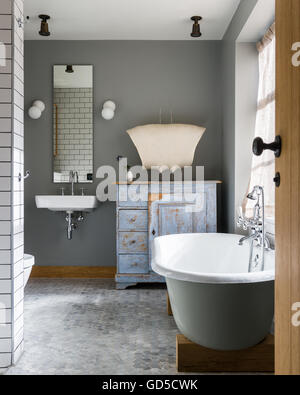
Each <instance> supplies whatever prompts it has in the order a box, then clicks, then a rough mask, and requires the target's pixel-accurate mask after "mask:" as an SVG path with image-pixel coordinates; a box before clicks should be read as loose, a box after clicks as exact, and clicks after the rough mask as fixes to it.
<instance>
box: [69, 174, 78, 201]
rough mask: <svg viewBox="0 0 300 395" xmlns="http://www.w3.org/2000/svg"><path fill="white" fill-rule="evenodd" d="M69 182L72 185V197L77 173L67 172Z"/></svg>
mask: <svg viewBox="0 0 300 395" xmlns="http://www.w3.org/2000/svg"><path fill="white" fill-rule="evenodd" d="M69 181H70V183H71V184H72V192H71V194H72V196H74V183H78V173H77V171H74V170H70V172H69Z"/></svg>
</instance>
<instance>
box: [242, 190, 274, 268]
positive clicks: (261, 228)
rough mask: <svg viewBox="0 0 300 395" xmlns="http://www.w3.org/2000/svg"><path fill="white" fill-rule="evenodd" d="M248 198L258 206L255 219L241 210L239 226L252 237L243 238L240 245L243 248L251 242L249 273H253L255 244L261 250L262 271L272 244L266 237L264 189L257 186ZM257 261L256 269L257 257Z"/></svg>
mask: <svg viewBox="0 0 300 395" xmlns="http://www.w3.org/2000/svg"><path fill="white" fill-rule="evenodd" d="M247 198H248V199H250V200H256V204H255V206H254V208H253V217H251V218H246V217H245V216H244V214H243V212H242V209H241V208H240V214H239V218H238V221H237V226H238V227H242V228H243V229H244V230H249V231H250V235H249V236H245V237H243V238H241V239H240V241H239V245H240V246H242V245H243V244H244V242H245V241H246V240H249V241H251V247H250V248H251V250H250V262H249V271H251V267H253V262H252V259H253V247H254V245H253V244H254V242H256V245H257V247H260V248H261V254H260V260H261V270H264V251H265V250H268V249H270V242H269V240H268V238H267V237H266V235H265V201H264V189H263V187H261V186H255V187H254V188H253V191H252V192H251V193H249V195H248V196H247ZM255 259H256V261H255V268H256V267H257V266H258V262H257V255H256V258H255Z"/></svg>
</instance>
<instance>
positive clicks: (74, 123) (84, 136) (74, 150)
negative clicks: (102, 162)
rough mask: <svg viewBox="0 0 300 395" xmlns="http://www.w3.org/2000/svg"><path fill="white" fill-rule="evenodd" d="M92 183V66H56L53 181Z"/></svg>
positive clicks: (54, 72) (54, 81)
mask: <svg viewBox="0 0 300 395" xmlns="http://www.w3.org/2000/svg"><path fill="white" fill-rule="evenodd" d="M72 171H73V172H77V173H75V174H76V175H77V174H78V182H81V183H90V182H93V66H88V65H87V66H81V65H80V66H79V65H57V66H54V67H53V182H55V183H63V182H70V172H72Z"/></svg>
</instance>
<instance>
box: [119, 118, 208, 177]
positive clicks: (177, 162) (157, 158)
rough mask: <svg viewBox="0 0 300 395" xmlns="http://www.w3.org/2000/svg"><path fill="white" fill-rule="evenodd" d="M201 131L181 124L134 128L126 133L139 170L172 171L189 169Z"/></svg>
mask: <svg viewBox="0 0 300 395" xmlns="http://www.w3.org/2000/svg"><path fill="white" fill-rule="evenodd" d="M205 130H206V129H205V128H204V127H201V126H196V125H184V124H164V125H161V124H157V125H144V126H137V127H135V128H133V129H130V130H127V133H128V134H129V136H130V137H131V139H132V141H133V143H134V145H135V146H136V149H137V150H138V153H139V155H140V158H141V161H142V164H143V166H144V167H145V168H146V169H150V168H151V167H160V168H161V167H163V166H167V167H169V168H170V169H171V168H174V167H176V166H177V167H181V168H183V167H184V166H192V164H193V161H194V156H195V150H196V147H197V145H198V143H199V141H200V139H201V137H202V136H203V134H204V132H205Z"/></svg>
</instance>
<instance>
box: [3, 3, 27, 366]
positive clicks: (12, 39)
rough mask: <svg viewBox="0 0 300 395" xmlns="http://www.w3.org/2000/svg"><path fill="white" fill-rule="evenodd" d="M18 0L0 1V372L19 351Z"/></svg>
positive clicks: (21, 201)
mask: <svg viewBox="0 0 300 395" xmlns="http://www.w3.org/2000/svg"><path fill="white" fill-rule="evenodd" d="M17 18H23V0H1V2H0V49H1V50H0V60H1V61H0V371H1V369H3V368H6V367H8V366H10V365H11V364H13V363H15V362H17V360H18V358H19V357H20V355H21V353H22V351H23V347H24V345H23V299H24V263H23V258H24V214H23V213H24V194H23V190H24V187H23V181H21V182H19V181H18V174H19V173H21V174H22V175H23V173H24V169H23V163H24V159H23V158H24V153H23V150H24V141H23V130H24V126H23V123H24V120H23V110H24V97H23V95H24V71H23V41H24V38H23V37H24V32H23V28H22V27H21V28H20V27H19V26H18V23H17V21H16V20H17Z"/></svg>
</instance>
